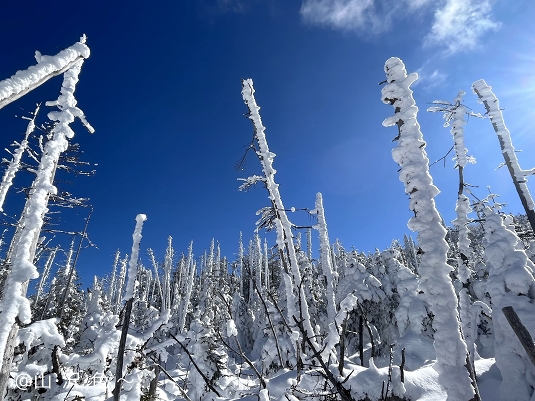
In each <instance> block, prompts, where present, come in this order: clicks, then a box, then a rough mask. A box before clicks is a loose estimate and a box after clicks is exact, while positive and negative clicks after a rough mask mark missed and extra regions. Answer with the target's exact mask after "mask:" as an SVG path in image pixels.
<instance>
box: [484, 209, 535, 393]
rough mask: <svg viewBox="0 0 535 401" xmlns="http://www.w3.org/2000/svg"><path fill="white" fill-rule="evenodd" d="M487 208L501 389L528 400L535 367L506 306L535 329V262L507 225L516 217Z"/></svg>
mask: <svg viewBox="0 0 535 401" xmlns="http://www.w3.org/2000/svg"><path fill="white" fill-rule="evenodd" d="M484 212H485V222H484V226H485V239H486V247H485V259H486V262H487V266H488V268H489V278H488V281H487V286H486V290H487V291H488V293H489V294H490V297H491V303H492V323H493V326H494V335H495V346H494V350H495V356H496V364H497V365H498V368H499V369H500V371H501V373H502V377H503V382H502V384H501V387H500V393H501V395H502V397H504V399H508V400H512V401H517V400H518V401H520V400H525V399H529V398H530V397H531V395H532V393H533V386H534V385H535V380H534V379H533V378H534V377H535V368H534V367H533V364H532V363H531V362H530V360H529V358H528V357H527V355H526V353H525V351H524V350H523V348H522V346H521V345H520V342H519V341H517V339H516V338H515V335H514V334H513V331H512V329H511V328H510V326H509V323H508V322H507V320H506V318H505V316H504V314H503V312H502V308H503V307H505V306H513V307H514V308H515V311H516V312H517V313H518V315H519V316H520V317H521V319H522V322H523V323H524V324H525V325H527V327H528V328H529V329H530V331H531V332H532V333H533V330H535V318H534V316H535V308H534V307H533V303H532V302H533V287H534V285H535V280H534V278H533V271H534V270H535V266H534V265H533V263H532V262H531V261H530V260H529V259H528V257H527V255H526V252H525V251H524V250H523V249H517V247H516V245H517V244H518V242H519V239H518V237H517V236H516V234H515V233H514V232H513V231H511V230H509V229H508V228H507V227H506V225H507V224H509V223H510V221H507V220H512V218H511V217H510V216H505V221H504V216H502V215H499V214H497V213H495V212H494V211H492V210H491V208H490V207H486V208H485V211H484ZM526 379H527V380H526Z"/></svg>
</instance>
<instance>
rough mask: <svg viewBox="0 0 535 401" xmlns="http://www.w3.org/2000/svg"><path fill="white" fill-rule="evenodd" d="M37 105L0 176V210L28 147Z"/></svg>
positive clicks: (37, 109) (0, 210)
mask: <svg viewBox="0 0 535 401" xmlns="http://www.w3.org/2000/svg"><path fill="white" fill-rule="evenodd" d="M39 107H40V106H37V108H36V109H35V111H34V112H33V118H31V119H30V122H29V123H28V127H27V128H26V134H25V135H24V139H23V140H22V142H21V143H20V144H18V145H19V146H18V147H17V149H16V150H15V151H14V152H13V159H11V161H10V162H9V164H8V166H7V169H6V171H5V172H4V177H2V182H1V183H0V212H3V211H4V209H3V206H4V201H5V199H6V195H7V191H9V188H10V187H11V185H12V184H13V179H14V178H15V174H17V172H18V171H19V170H20V161H21V159H22V155H23V154H24V152H25V151H26V149H27V148H28V137H29V136H30V134H31V133H32V132H33V130H34V129H35V117H37V113H38V112H39Z"/></svg>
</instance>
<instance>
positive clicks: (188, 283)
mask: <svg viewBox="0 0 535 401" xmlns="http://www.w3.org/2000/svg"><path fill="white" fill-rule="evenodd" d="M185 270H186V272H187V276H186V280H185V284H184V288H185V291H184V297H183V299H182V307H181V308H180V316H179V318H178V332H179V333H183V332H184V327H185V325H186V315H187V314H188V306H189V303H190V299H191V292H192V291H193V284H194V283H193V280H194V278H195V263H194V262H193V241H191V242H190V244H189V248H188V258H187V261H186V268H185Z"/></svg>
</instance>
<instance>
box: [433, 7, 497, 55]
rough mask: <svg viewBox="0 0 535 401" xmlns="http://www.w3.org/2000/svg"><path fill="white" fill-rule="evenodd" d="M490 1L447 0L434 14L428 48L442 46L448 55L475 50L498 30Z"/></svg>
mask: <svg viewBox="0 0 535 401" xmlns="http://www.w3.org/2000/svg"><path fill="white" fill-rule="evenodd" d="M491 11H492V6H491V4H490V1H489V0H447V1H446V4H445V5H444V6H443V7H441V8H438V9H437V10H436V11H435V20H434V22H433V26H432V27H431V32H429V34H428V35H427V36H426V37H425V40H424V44H425V45H428V46H429V45H440V46H444V47H446V48H447V49H448V52H449V53H456V52H458V51H462V50H471V49H473V48H475V47H476V46H477V44H478V42H479V40H480V39H481V37H482V36H483V35H484V34H485V33H486V32H487V31H491V30H496V29H498V28H499V26H500V24H499V23H497V22H494V21H493V20H492V16H491Z"/></svg>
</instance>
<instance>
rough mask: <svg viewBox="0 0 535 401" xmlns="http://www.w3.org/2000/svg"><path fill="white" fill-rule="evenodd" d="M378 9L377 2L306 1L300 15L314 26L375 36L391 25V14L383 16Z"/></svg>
mask: <svg viewBox="0 0 535 401" xmlns="http://www.w3.org/2000/svg"><path fill="white" fill-rule="evenodd" d="M377 8H378V4H377V1H376V0H305V1H304V2H303V4H302V6H301V10H300V13H301V16H302V18H303V19H304V20H305V21H306V22H308V23H311V24H313V25H326V26H330V27H331V28H335V29H343V30H361V31H366V32H368V33H374V34H375V33H380V32H383V31H386V30H387V29H388V27H389V25H390V13H388V12H387V13H382V14H381V13H379V11H378V10H377Z"/></svg>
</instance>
